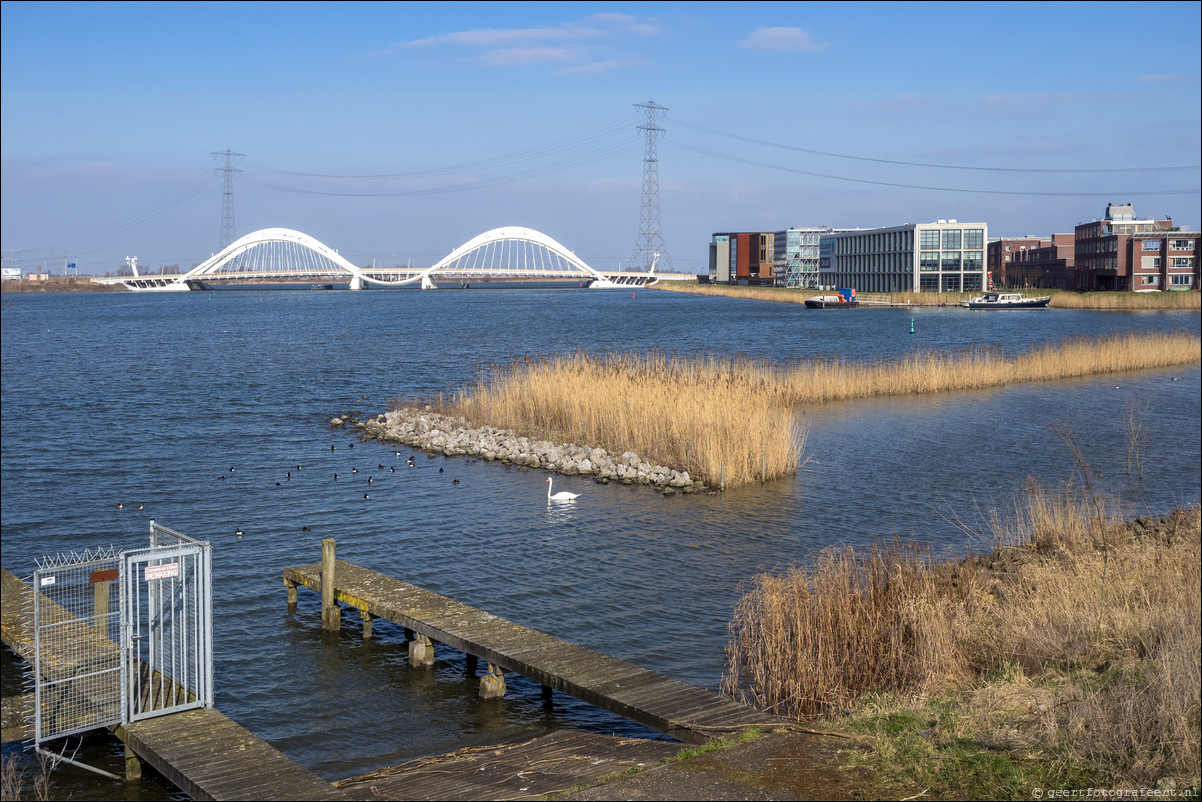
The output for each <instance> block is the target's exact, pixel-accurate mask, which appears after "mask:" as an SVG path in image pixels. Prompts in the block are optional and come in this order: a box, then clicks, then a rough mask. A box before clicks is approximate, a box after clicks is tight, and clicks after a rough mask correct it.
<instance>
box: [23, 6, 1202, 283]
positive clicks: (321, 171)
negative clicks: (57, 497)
mask: <svg viewBox="0 0 1202 802" xmlns="http://www.w3.org/2000/svg"><path fill="white" fill-rule="evenodd" d="M2 9H3V20H2V25H0V36H2V37H3V47H2V50H0V58H2V65H0V66H2V70H0V90H2V94H0V104H2V109H0V110H2V114H0V128H2V131H0V133H2V142H0V145H2V147H0V150H2V153H0V156H2V159H3V181H2V197H0V200H2V209H0V211H2V215H0V223H2V234H3V247H4V249H5V255H6V256H11V255H13V254H12V253H11V252H13V251H17V250H19V251H20V254H19V258H20V260H21V263H22V266H24V267H32V266H33V265H35V264H43V263H47V262H48V263H50V264H51V265H61V263H62V260H63V258H64V257H68V258H71V259H75V260H77V261H78V263H79V264H80V266H81V269H82V270H83V271H84V272H97V273H103V272H104V271H106V270H114V269H115V268H116V267H117V266H118V265H120V264H121V263H122V260H123V258H124V257H125V256H126V255H135V254H136V255H137V256H138V257H139V261H140V262H141V263H142V264H146V265H151V266H155V265H159V264H181V265H183V266H185V267H187V266H190V265H191V264H194V263H195V262H197V261H199V260H201V259H203V258H205V257H207V256H208V255H209V254H210V253H212V252H213V251H215V250H216V249H217V246H218V239H219V235H220V224H221V193H222V186H221V179H220V178H219V177H218V176H217V175H216V174H214V172H213V168H214V167H216V166H218V165H219V164H220V162H219V160H218V159H216V158H214V157H213V156H212V155H211V154H212V153H213V152H215V151H224V150H226V149H231V150H233V151H236V152H239V153H243V154H245V159H243V160H242V161H241V163H240V164H239V165H238V166H239V167H240V168H241V169H242V170H243V172H242V174H241V175H240V176H239V177H238V180H237V182H236V184H235V196H234V197H235V213H236V222H237V233H238V234H240V235H241V234H245V233H249V232H250V231H253V230H255V229H258V228H263V227H267V226H283V227H287V228H296V229H299V230H301V231H304V232H305V233H307V234H310V235H312V236H314V237H316V238H318V239H319V240H321V241H323V242H325V243H326V244H328V245H330V246H331V247H334V248H336V249H338V250H339V251H341V252H342V253H343V254H344V255H346V256H348V257H349V258H351V259H352V260H353V261H355V262H357V263H360V264H368V263H371V262H372V260H377V261H379V262H381V263H385V264H395V263H404V262H406V261H408V260H412V261H413V262H414V264H422V265H426V264H432V263H433V262H434V261H437V259H439V258H440V257H442V256H443V255H445V254H446V253H448V252H449V251H451V250H452V249H453V248H455V247H456V246H458V245H459V244H461V243H463V242H464V241H466V240H467V239H469V238H471V237H472V236H474V235H476V234H478V233H480V232H482V231H485V230H487V229H490V228H494V227H496V226H500V225H522V226H528V227H531V228H535V229H538V230H540V231H543V232H545V233H547V234H549V235H550V236H552V237H554V238H556V239H558V240H559V241H560V242H562V243H563V244H564V245H566V246H567V247H569V248H571V249H573V250H575V251H576V252H577V253H578V254H579V255H581V256H583V257H584V258H585V259H586V260H587V261H589V262H590V263H592V264H593V265H594V266H597V267H602V268H609V267H611V266H613V265H615V264H617V263H618V262H620V261H621V260H623V259H624V258H626V257H627V256H628V255H629V254H630V252H631V249H632V247H633V246H634V244H635V239H636V236H637V235H638V231H639V213H640V192H641V188H642V175H643V155H644V154H643V143H644V140H643V139H642V137H641V134H640V133H639V132H638V131H637V130H636V126H637V125H639V124H640V121H641V120H640V117H639V114H638V110H637V109H636V108H635V104H637V103H642V102H646V101H648V100H654V101H655V102H656V103H658V104H660V105H662V106H665V107H667V108H668V109H669V111H668V112H667V113H666V114H664V115H663V116H662V117H661V118H659V120H658V123H659V125H660V126H662V127H663V128H664V133H663V135H662V137H661V138H660V139H659V141H658V156H659V180H660V202H661V217H662V230H663V236H664V240H665V243H666V245H667V249H668V252H669V255H670V257H671V259H672V262H673V264H674V265H675V266H676V267H677V269H684V270H688V271H702V270H704V269H705V265H706V259H707V244H708V242H709V238H710V235H711V234H712V233H713V232H716V231H746V230H756V231H767V230H779V229H783V228H787V227H789V226H805V225H834V226H878V225H896V224H899V223H904V222H917V221H925V220H934V219H937V218H951V217H954V218H957V219H960V220H965V221H968V220H971V221H984V222H986V223H988V224H989V229H990V234H991V235H992V236H1000V235H1019V234H1047V233H1051V232H1053V231H1071V230H1072V226H1073V225H1075V224H1076V223H1078V222H1081V221H1083V220H1089V219H1093V218H1096V217H1099V216H1101V214H1102V213H1103V211H1104V209H1105V205H1106V203H1107V202H1108V201H1115V202H1127V201H1130V202H1131V203H1133V204H1135V208H1136V211H1137V213H1139V214H1140V215H1141V216H1160V215H1164V214H1168V215H1171V216H1172V217H1173V219H1174V220H1175V221H1178V222H1179V223H1182V224H1188V225H1191V226H1195V227H1196V226H1198V225H1199V224H1202V211H1200V194H1199V187H1200V184H1202V179H1200V173H1199V167H1198V165H1199V163H1200V162H1202V159H1200V157H1199V151H1200V150H1202V142H1200V127H1202V123H1200V119H1202V113H1200V93H1202V82H1200V66H1199V65H1200V64H1202V54H1200V52H1199V49H1200V48H1199V40H1198V35H1197V31H1198V30H1199V28H1200V27H1202V20H1200V19H1199V17H1200V16H1202V14H1200V9H1202V5H1200V4H1199V3H1196V2H1185V3H1139V4H1117V3H1116V4H1105V3H1104V4H1100V5H1097V4H1095V5H1087V4H1079V3H1030V4H1028V3H964V4H958V3H929V4H927V3H903V4H878V3H813V4H811V3H723V2H710V3H657V2H647V3H429V2H426V3H413V4H410V3H398V4H392V3H297V4H290V3H131V4H124V3H84V4H76V3H48V2H46V3H29V2H18V3H10V2H5V3H3V6H2ZM985 168H988V169H985ZM1151 168H1176V169H1151ZM1182 168H1183V169H1182Z"/></svg>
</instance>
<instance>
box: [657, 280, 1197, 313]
mask: <svg viewBox="0 0 1202 802" xmlns="http://www.w3.org/2000/svg"><path fill="white" fill-rule="evenodd" d="M655 289H660V290H666V291H668V292H683V293H690V294H693V295H711V296H716V297H723V298H745V299H748V300H753V301H776V302H779V303H793V304H804V303H805V301H806V299H807V298H812V297H813V296H815V295H818V294H819V291H818V290H813V289H809V290H806V289H796V288H789V287H739V286H731V285H727V284H682V283H681V282H662V283H660V284H657V285H656V287H655ZM1002 291H1003V292H1005V291H1007V290H1002ZM1011 291H1013V292H1022V293H1024V294H1025V295H1030V296H1043V295H1050V296H1052V300H1051V302H1050V303H1049V304H1048V305H1049V306H1051V307H1055V308H1059V309H1097V310H1118V311H1123V310H1131V311H1135V310H1141V309H1170V310H1172V309H1202V293H1198V292H1067V291H1064V290H1041V289H1020V290H1011ZM980 294H981V293H979V292H894V293H881V292H877V293H874V292H857V293H856V297H857V298H858V299H859V300H861V301H878V302H886V303H893V304H900V305H909V306H949V305H950V306H954V305H956V304H958V303H960V301H965V300H968V299H969V298H975V297H977V296H978V295H980Z"/></svg>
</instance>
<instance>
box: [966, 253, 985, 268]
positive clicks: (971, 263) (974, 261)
mask: <svg viewBox="0 0 1202 802" xmlns="http://www.w3.org/2000/svg"><path fill="white" fill-rule="evenodd" d="M984 264H985V261H984V254H982V253H981V251H965V252H964V271H965V272H968V271H969V270H973V271H977V272H980V270H981V268H982V266H983V265H984Z"/></svg>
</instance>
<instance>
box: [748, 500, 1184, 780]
mask: <svg viewBox="0 0 1202 802" xmlns="http://www.w3.org/2000/svg"><path fill="white" fill-rule="evenodd" d="M1099 513H1101V514H1099ZM1199 521H1200V518H1199V511H1198V509H1197V508H1194V509H1190V510H1185V511H1180V512H1178V513H1176V514H1175V515H1174V517H1173V518H1172V519H1171V521H1170V522H1169V523H1168V524H1167V525H1165V526H1162V527H1159V528H1156V529H1155V530H1153V531H1147V532H1136V531H1135V530H1133V529H1132V528H1130V527H1128V526H1125V525H1122V524H1114V523H1111V522H1109V521H1108V519H1107V516H1106V515H1105V511H1104V510H1103V509H1101V505H1100V502H1099V500H1098V499H1097V497H1096V496H1093V495H1091V494H1090V493H1089V492H1086V491H1077V490H1074V489H1072V488H1068V489H1065V490H1062V491H1058V492H1051V491H1048V490H1046V489H1044V488H1042V487H1038V486H1033V487H1030V488H1028V489H1027V491H1026V492H1025V494H1024V495H1023V496H1022V498H1021V500H1020V502H1019V503H1017V504H1016V508H1015V510H1014V512H1013V514H1012V515H1011V516H1010V517H1009V520H1008V522H1006V523H1002V522H1001V521H1000V519H995V526H994V531H993V532H992V533H990V538H991V539H992V540H993V541H994V542H995V543H998V544H1003V545H1006V546H1008V548H1006V549H1005V550H1003V551H1001V552H998V553H995V554H993V555H991V556H989V557H986V558H980V559H976V560H969V561H965V562H961V563H956V564H943V565H937V564H935V563H934V562H932V561H931V560H930V558H929V555H927V554H925V553H922V552H917V551H914V550H913V549H911V548H906V547H902V546H900V545H898V544H890V545H888V546H883V547H878V548H875V549H872V550H870V551H869V552H868V553H866V554H863V555H861V554H857V553H855V552H853V551H852V550H850V549H832V550H829V551H827V552H824V553H822V554H821V555H820V556H819V557H818V559H817V560H815V561H814V562H813V563H812V564H810V565H808V566H806V567H799V568H794V569H792V570H790V571H788V572H786V573H783V574H776V575H763V576H760V577H756V578H755V580H754V581H753V582H752V583H751V586H750V587H749V588H748V590H747V592H746V593H745V594H744V596H743V598H742V599H741V601H740V602H739V604H738V606H737V608H736V610H735V615H734V619H733V621H732V623H731V641H730V645H729V647H728V658H729V671H728V675H727V677H726V680H725V683H724V685H725V690H726V691H727V692H728V693H731V694H732V695H736V696H739V697H741V698H743V699H745V700H747V701H748V702H750V703H752V704H754V705H756V706H757V707H761V708H764V709H769V710H773V711H774V712H778V713H780V714H783V715H788V716H792V717H795V718H799V719H804V718H808V717H814V716H835V715H839V714H842V713H847V712H849V711H852V710H853V709H854V708H855V707H856V706H857V705H858V704H859V703H860V702H861V700H863V699H868V698H871V694H870V692H887V693H892V694H895V695H897V696H898V697H901V698H911V699H916V700H917V699H923V698H927V697H928V696H929V695H930V694H937V693H941V694H945V695H950V698H952V699H954V700H955V705H956V707H957V710H959V711H960V712H959V713H958V714H957V716H956V717H954V718H953V719H949V721H950V722H951V723H950V724H949V726H950V728H951V731H949V732H945V733H944V734H943V735H944V737H945V738H946V742H947V743H962V742H964V741H965V739H971V740H972V741H973V742H974V743H976V744H978V746H979V745H980V744H985V745H986V746H988V747H989V748H992V749H996V750H1002V751H1004V752H1007V753H1010V754H1013V755H1016V756H1021V757H1022V759H1023V760H1029V759H1030V758H1032V757H1035V758H1038V759H1040V760H1043V761H1045V762H1049V763H1051V764H1054V765H1055V766H1060V767H1070V766H1084V767H1087V769H1088V771H1090V772H1095V773H1097V774H1099V776H1102V777H1105V778H1107V779H1108V781H1109V782H1114V783H1116V784H1117V785H1118V786H1119V787H1123V786H1124V785H1126V786H1127V787H1148V786H1151V785H1154V784H1155V782H1156V781H1157V780H1158V779H1159V778H1162V777H1165V776H1178V777H1183V778H1186V779H1190V778H1195V777H1196V776H1197V772H1198V765H1199V760H1200V759H1202V756H1200V749H1199V743H1200V741H1202V736H1200V731H1199V727H1200V720H1202V698H1200V689H1202V668H1200V666H1202V571H1200V569H1199V565H1200V563H1202V546H1200V543H1202V526H1200V524H1199ZM903 707H904V706H903ZM911 708H912V709H917V705H912V706H911ZM894 715H896V711H895V713H894ZM907 715H911V714H909V713H908V714H907ZM914 715H917V714H914ZM1016 760H1017V758H1016ZM1019 762H1021V760H1020V761H1019ZM1053 773H1055V772H1053ZM1028 787H1029V786H1028Z"/></svg>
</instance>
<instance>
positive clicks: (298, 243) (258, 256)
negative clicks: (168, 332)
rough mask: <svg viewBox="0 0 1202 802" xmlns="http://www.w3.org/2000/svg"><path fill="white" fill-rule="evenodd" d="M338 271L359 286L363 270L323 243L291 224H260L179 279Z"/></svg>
mask: <svg viewBox="0 0 1202 802" xmlns="http://www.w3.org/2000/svg"><path fill="white" fill-rule="evenodd" d="M339 272H344V273H346V274H347V276H348V278H349V280H350V283H351V286H352V287H355V288H357V287H358V286H362V283H363V271H362V270H360V269H359V268H358V267H356V266H355V265H354V264H352V263H351V262H349V261H347V259H346V258H344V257H343V256H342V255H341V254H340V253H338V251H336V250H334V249H333V248H331V247H330V246H328V245H326V244H325V243H323V242H320V241H319V240H316V239H314V238H313V237H310V236H309V235H308V234H305V233H303V232H300V231H296V230H294V229H291V228H263V229H259V230H258V231H254V232H251V233H250V234H247V235H246V236H244V237H242V238H240V239H237V240H235V241H234V242H231V243H230V244H229V245H227V246H226V247H225V248H223V249H222V250H221V251H220V252H219V253H216V254H214V255H213V256H210V257H209V258H208V259H206V260H205V261H203V262H201V263H200V264H199V265H197V266H196V267H194V268H192V269H191V270H189V271H188V272H187V273H185V274H184V275H182V276H180V278H179V280H180V282H182V283H186V282H187V281H188V280H190V279H196V280H203V279H204V278H205V277H213V276H223V275H225V276H228V275H239V274H254V275H256V276H273V275H274V276H280V277H285V278H286V277H289V276H294V275H295V276H303V275H320V274H335V275H336V274H337V273H339Z"/></svg>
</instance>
